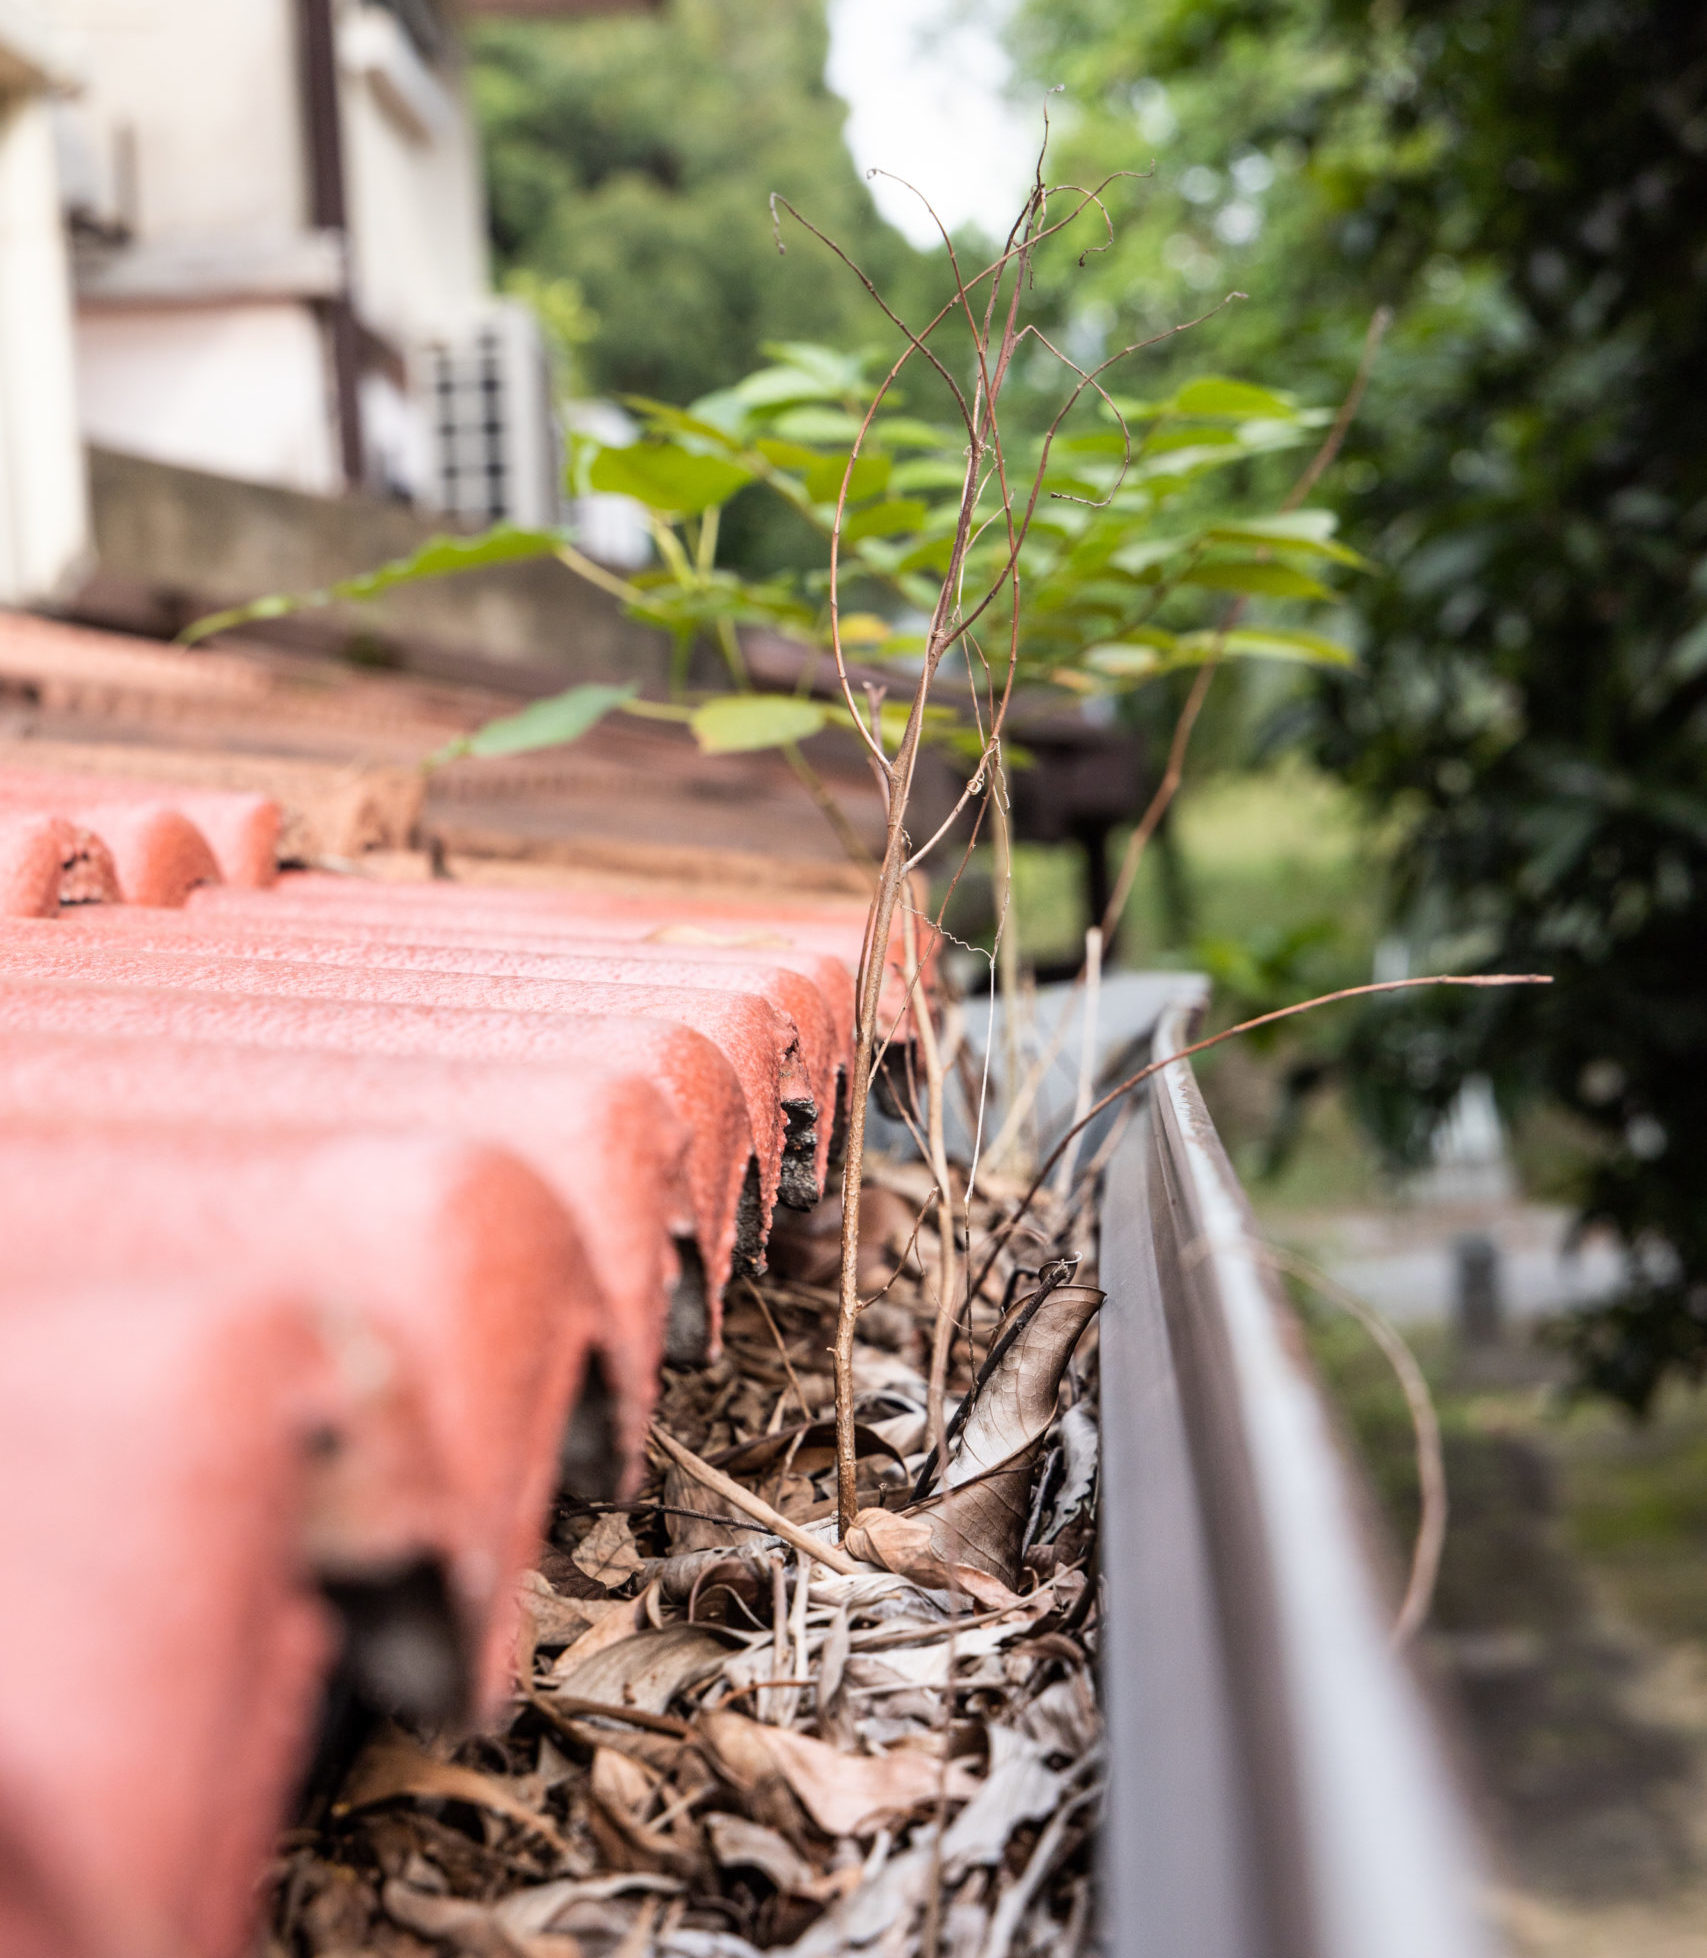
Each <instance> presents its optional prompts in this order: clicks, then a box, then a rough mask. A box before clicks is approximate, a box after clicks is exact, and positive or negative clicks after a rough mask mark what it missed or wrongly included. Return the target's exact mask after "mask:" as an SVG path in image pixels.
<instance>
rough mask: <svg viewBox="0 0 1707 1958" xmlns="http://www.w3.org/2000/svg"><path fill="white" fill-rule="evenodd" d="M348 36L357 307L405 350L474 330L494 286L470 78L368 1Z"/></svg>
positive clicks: (345, 20)
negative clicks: (420, 48)
mask: <svg viewBox="0 0 1707 1958" xmlns="http://www.w3.org/2000/svg"><path fill="white" fill-rule="evenodd" d="M338 44H339V45H338V52H339V64H340V68H341V70H342V73H341V76H340V80H341V82H342V96H341V101H342V113H343V132H344V168H345V176H346V180H347V184H348V190H349V202H350V246H351V258H352V273H353V278H354V284H355V298H356V306H357V310H358V311H359V313H360V314H361V316H362V318H363V319H364V320H365V321H367V323H368V324H369V325H371V326H373V327H374V328H376V329H377V330H378V331H379V332H381V333H383V334H385V335H386V336H387V338H389V339H390V340H392V341H393V342H394V343H395V344H396V345H397V346H398V347H399V349H400V350H407V349H408V348H409V347H411V346H412V345H413V344H414V343H416V342H418V341H421V340H425V339H433V338H436V337H438V336H439V335H441V334H451V333H460V332H463V331H465V330H466V329H467V327H468V326H469V324H470V322H471V321H472V320H473V319H474V318H475V317H476V316H477V315H478V314H479V313H480V312H481V311H482V309H483V307H484V305H485V303H486V300H487V294H488V292H489V290H490V288H489V277H490V274H489V269H488V263H487V254H486V235H485V208H484V206H485V200H484V192H483V188H482V182H481V168H480V154H479V139H478V137H477V135H476V132H475V129H474V123H473V117H472V115H471V113H470V110H469V105H468V99H467V93H466V88H465V84H464V76H463V74H462V73H461V71H460V67H443V68H436V67H432V66H429V64H428V63H427V62H426V61H424V60H423V59H422V57H421V56H420V55H419V54H417V53H416V51H415V48H414V46H413V44H412V43H411V42H410V40H409V37H408V36H407V35H406V34H405V33H404V32H403V30H402V28H401V27H399V25H398V24H397V21H396V19H395V17H394V16H393V15H391V14H390V13H388V12H387V11H385V9H383V8H380V7H372V6H365V5H362V4H361V3H360V0H349V4H346V6H345V8H344V10H343V14H342V17H341V19H340V22H339V36H338Z"/></svg>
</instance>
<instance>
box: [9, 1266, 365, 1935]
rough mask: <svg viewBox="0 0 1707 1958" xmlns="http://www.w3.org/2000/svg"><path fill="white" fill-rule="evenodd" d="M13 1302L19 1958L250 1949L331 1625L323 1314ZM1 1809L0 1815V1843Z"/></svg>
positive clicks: (60, 1292)
mask: <svg viewBox="0 0 1707 1958" xmlns="http://www.w3.org/2000/svg"><path fill="white" fill-rule="evenodd" d="M223 1306H224V1300H223V1298H222V1297H215V1298H213V1299H211V1300H210V1299H209V1298H208V1297H207V1296H206V1295H205V1294H199V1293H197V1292H196V1291H195V1290H194V1288H186V1287H184V1286H168V1287H154V1286H150V1285H148V1284H146V1283H142V1282H135V1281H132V1282H127V1283H125V1284H124V1285H123V1286H121V1287H116V1288H112V1289H107V1290H101V1291H97V1292H94V1293H83V1292H79V1291H78V1290H76V1289H75V1288H74V1287H73V1286H71V1285H70V1284H68V1283H66V1282H65V1281H60V1282H57V1283H55V1284H54V1285H53V1286H52V1287H51V1289H49V1290H47V1291H46V1292H41V1293H36V1294H34V1295H31V1294H29V1293H28V1292H26V1291H17V1290H11V1289H0V1464H3V1467H0V1475H3V1478H4V1484H5V1487H6V1489H7V1492H8V1495H7V1500H6V1501H5V1502H4V1503H3V1504H0V1568H3V1569H4V1570H5V1572H6V1574H7V1582H6V1609H5V1611H4V1613H0V1776H4V1777H5V1779H6V1782H7V1783H8V1785H9V1789H10V1791H11V1796H12V1804H13V1806H14V1807H15V1808H16V1809H17V1810H19V1811H21V1812H22V1814H23V1815H24V1816H25V1817H27V1824H26V1827H27V1839H26V1841H24V1842H23V1843H22V1844H18V1845H17V1846H16V1847H15V1846H14V1843H13V1841H11V1840H9V1839H8V1838H7V1837H6V1836H4V1835H0V1938H3V1943H4V1949H5V1950H6V1952H7V1954H8V1958H26V1954H30V1955H31V1958H33V1954H42V1958H46V1954H49V1953H51V1954H52V1958H185V1955H186V1954H188V1958H233V1954H235V1953H236V1952H238V1951H240V1950H241V1949H243V1948H244V1946H245V1944H246V1941H247V1938H248V1936H249V1935H250V1927H251V1925H252V1922H253V1918H254V1914H255V1907H256V1878H257V1874H258V1872H259V1871H260V1870H261V1868H262V1867H263V1866H264V1863H265V1859H266V1856H267V1853H268V1849H269V1846H270V1843H271V1840H272V1837H273V1834H274V1832H275V1830H276V1829H277V1827H278V1824H279V1822H280V1819H281V1817H282V1816H283V1815H284V1813H285V1811H286V1807H287V1804H288V1803H289V1801H290V1799H291V1795H292V1791H293V1789H294V1787H295V1784H296V1781H297V1778H298V1776H299V1775H300V1773H301V1772H302V1769H303V1766H304V1763H305V1759H306V1754H307V1750H308V1747H309V1744H310V1741H311V1737H312V1734H313V1731H314V1721H315V1715H316V1709H317V1705H318V1700H319V1695H320V1692H321V1688H322V1681H323V1679H324V1677H325V1674H326V1671H327V1669H328V1667H329V1665H330V1664H331V1661H332V1658H333V1655H334V1647H335V1639H336V1629H335V1625H334V1623H333V1620H332V1616H331V1614H330V1612H329V1611H328V1610H327V1608H326V1606H325V1605H324V1604H323V1603H322V1601H321V1600H320V1598H319V1597H318V1596H317V1595H316V1594H315V1592H314V1589H313V1587H312V1584H311V1582H310V1580H309V1577H308V1574H307V1569H306V1565H305V1561H304V1558H303V1555H302V1541H301V1539H302V1529H303V1521H304V1516H305V1514H306V1491H307V1484H308V1481H309V1478H310V1475H311V1472H312V1464H311V1463H310V1461H309V1459H308V1456H307V1454H306V1451H305V1450H304V1448H303V1446H302V1440H303V1436H302V1432H301V1425H300V1415H301V1414H302V1413H303V1412H305V1411H306V1410H307V1409H308V1408H309V1407H310V1406H311V1405H312V1399H313V1382H314V1378H315V1375H316V1373H317V1371H318V1368H319V1356H318V1354H317V1352H316V1351H315V1348H314V1342H313V1340H312V1338H311V1335H310V1332H309V1329H308V1326H307V1322H306V1320H305V1318H304V1315H303V1314H302V1313H301V1312H300V1311H299V1310H297V1309H295V1307H294V1304H292V1303H291V1302H281V1304H280V1305H278V1306H276V1307H270V1306H269V1305H268V1304H267V1302H266V1301H265V1300H264V1299H259V1298H258V1299H257V1300H256V1301H255V1304H254V1307H253V1309H251V1310H248V1311H246V1312H243V1313H241V1314H238V1315H233V1314H231V1313H229V1312H227V1311H225V1310H224V1309H223ZM3 1828H4V1818H0V1829H3Z"/></svg>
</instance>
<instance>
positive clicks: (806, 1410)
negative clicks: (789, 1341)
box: [746, 1278, 812, 1421]
mask: <svg viewBox="0 0 1707 1958" xmlns="http://www.w3.org/2000/svg"><path fill="white" fill-rule="evenodd" d="M746 1285H747V1290H748V1291H749V1292H751V1293H752V1295H753V1303H754V1304H755V1305H756V1306H757V1307H758V1308H759V1312H760V1314H761V1315H762V1317H763V1319H764V1322H765V1324H766V1325H767V1326H768V1327H769V1328H770V1335H771V1338H772V1339H774V1340H775V1341H776V1350H777V1351H778V1353H780V1354H781V1355H782V1365H783V1371H784V1372H785V1373H786V1374H787V1375H788V1384H789V1386H790V1387H791V1388H792V1389H793V1390H794V1398H795V1399H796V1400H797V1401H798V1402H799V1403H800V1412H801V1414H802V1415H803V1416H804V1418H805V1419H806V1420H808V1421H810V1420H811V1419H812V1403H811V1402H810V1401H809V1400H808V1399H807V1398H806V1396H805V1394H804V1393H803V1392H802V1391H801V1387H800V1382H799V1380H798V1379H796V1377H795V1373H794V1362H793V1361H792V1360H791V1359H790V1358H789V1357H788V1348H787V1347H786V1346H785V1345H784V1344H783V1338H782V1334H781V1332H779V1331H778V1329H777V1323H776V1321H775V1320H774V1319H773V1318H772V1317H771V1309H770V1307H769V1306H768V1305H766V1303H765V1295H764V1293H763V1292H761V1291H760V1290H759V1288H758V1286H757V1285H755V1284H754V1283H753V1281H752V1280H751V1279H750V1278H749V1279H748V1280H747V1281H746Z"/></svg>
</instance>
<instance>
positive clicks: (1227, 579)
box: [1183, 558, 1333, 598]
mask: <svg viewBox="0 0 1707 1958" xmlns="http://www.w3.org/2000/svg"><path fill="white" fill-rule="evenodd" d="M1183 582H1184V583H1186V584H1188V585H1203V586H1205V587H1207V589H1208V590H1210V591H1242V592H1249V593H1250V594H1251V595H1252V596H1253V597H1256V598H1332V597H1333V593H1332V592H1331V591H1330V590H1329V588H1328V587H1327V586H1326V585H1324V584H1322V583H1321V582H1320V581H1319V580H1317V579H1315V578H1312V577H1311V576H1310V574H1309V573H1308V572H1307V571H1300V570H1299V569H1298V568H1297V566H1296V565H1291V564H1274V563H1267V564H1265V563H1263V562H1261V561H1260V560H1258V559H1255V558H1223V559H1221V560H1219V561H1212V562H1210V563H1208V564H1199V565H1196V566H1194V567H1193V568H1192V569H1191V570H1190V571H1188V572H1186V573H1185V576H1184V580H1183Z"/></svg>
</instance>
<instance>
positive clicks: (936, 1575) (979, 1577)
mask: <svg viewBox="0 0 1707 1958" xmlns="http://www.w3.org/2000/svg"><path fill="white" fill-rule="evenodd" d="M964 1508H965V1506H964V1505H963V1503H962V1501H961V1499H960V1498H959V1497H958V1496H957V1497H956V1498H955V1501H954V1512H953V1523H954V1525H955V1527H956V1529H957V1530H960V1531H962V1532H964V1533H965V1534H966V1535H967V1536H968V1537H970V1536H971V1535H972V1532H973V1529H974V1527H975V1524H976V1520H977V1514H978V1513H977V1512H973V1513H972V1514H970V1515H967V1516H966V1518H965V1520H964V1521H963V1513H964ZM1021 1520H1022V1521H1023V1518H1022V1519H1021ZM846 1544H847V1549H848V1553H849V1555H850V1556H854V1557H858V1558H859V1559H860V1560H861V1561H862V1562H864V1563H868V1564H881V1565H882V1567H883V1568H884V1569H885V1570H891V1571H894V1572H895V1574H896V1575H897V1576H898V1577H906V1578H910V1579H911V1580H912V1581H913V1582H914V1583H915V1584H922V1585H924V1586H925V1587H926V1589H927V1590H932V1591H964V1592H965V1593H966V1595H967V1596H968V1597H971V1598H974V1599H976V1600H977V1602H978V1603H979V1604H980V1605H982V1606H983V1607H984V1608H985V1610H987V1611H991V1610H1002V1609H1004V1608H1006V1607H1007V1606H1009V1605H1017V1604H1018V1603H1020V1599H1019V1597H1018V1595H1017V1594H1016V1593H1015V1592H1014V1591H1013V1590H1012V1589H1011V1588H1010V1587H1009V1585H1007V1584H1006V1583H1004V1582H1003V1581H1002V1580H1001V1579H1000V1578H998V1577H996V1576H993V1575H992V1574H991V1573H989V1572H988V1571H985V1570H981V1569H979V1568H978V1567H977V1566H976V1565H973V1564H970V1563H966V1562H963V1561H959V1560H956V1561H950V1558H949V1555H948V1550H949V1541H948V1532H947V1528H946V1526H945V1519H944V1517H943V1514H942V1509H941V1499H940V1498H935V1499H933V1500H932V1501H931V1502H929V1503H922V1504H919V1505H918V1506H917V1507H915V1508H913V1509H909V1510H890V1509H862V1510H861V1511H860V1513H859V1514H858V1515H857V1516H856V1517H855V1518H854V1521H853V1528H852V1529H850V1530H849V1531H848V1534H847V1538H846Z"/></svg>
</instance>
